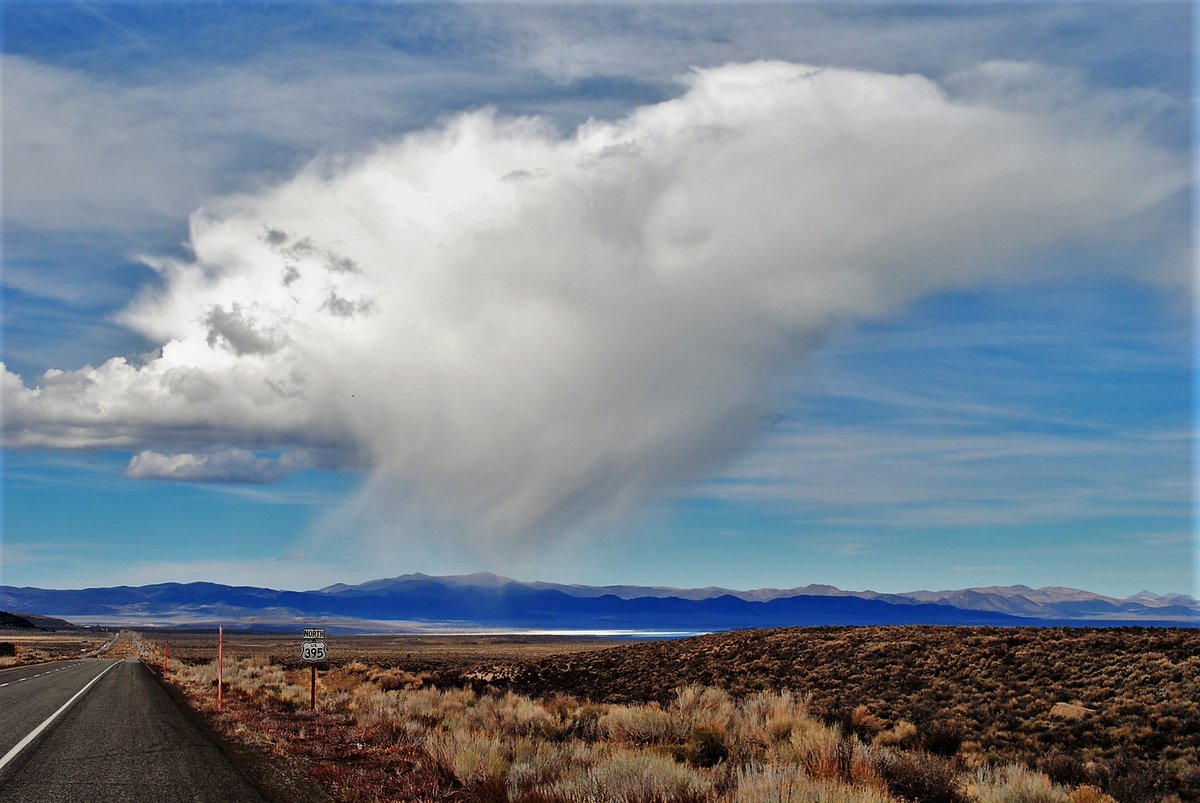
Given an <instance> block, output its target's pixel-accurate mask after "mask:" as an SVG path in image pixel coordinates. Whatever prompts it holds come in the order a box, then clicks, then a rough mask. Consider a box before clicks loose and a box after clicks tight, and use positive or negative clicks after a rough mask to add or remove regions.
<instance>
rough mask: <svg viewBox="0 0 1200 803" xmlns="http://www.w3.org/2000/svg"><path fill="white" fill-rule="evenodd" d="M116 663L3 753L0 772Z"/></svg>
mask: <svg viewBox="0 0 1200 803" xmlns="http://www.w3.org/2000/svg"><path fill="white" fill-rule="evenodd" d="M118 663H120V661H113V662H112V663H111V664H109V665H108V669H105V670H104V671H103V672H101V673H100V674H99V675H96V677H94V678H92V679H91V680H89V681H88V684H87V685H86V686H84V687H83V688H82V689H80V690H79V691H77V692H75V696H74V697H72V698H71V699H70V700H67V701H66V702H65V703H63V704H62V707H60V708H59V709H58V710H57V711H55V712H54V713H53V714H51V715H50V716H48V717H46V719H45V721H44V722H42V724H41V725H38V726H37V727H36V728H34V729H33V730H31V731H30V732H29V734H28V735H27V736H26V737H25V738H24V739H22V740H21V741H19V742H17V743H16V744H15V745H13V749H12V750H9V751H8V752H7V753H5V754H4V758H0V770H2V769H4V767H5V766H6V765H7V764H8V762H10V761H12V760H13V759H14V758H16V757H17V753H20V752H21V751H22V750H24V749H25V748H26V747H28V746H29V743H30V742H32V741H33V740H34V739H36V738H37V737H38V734H39V733H41V732H42V731H44V730H45V729H46V728H47V727H49V725H50V723H51V722H53V721H54V720H56V719H58V716H59V714H61V713H62V712H63V711H66V710H67V709H68V708H70V707H71V703H73V702H75V701H76V700H78V699H79V698H80V697H82V696H83V693H84V692H85V691H87V690H88V689H90V688H91V687H92V686H93V685H94V684H95V682H96V681H97V680H99V679H100V678H102V677H104V676H105V675H107V674H108V671H109V669H112V668H113V667H114V666H116V665H117V664H118ZM22 680H24V678H22Z"/></svg>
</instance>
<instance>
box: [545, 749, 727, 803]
mask: <svg viewBox="0 0 1200 803" xmlns="http://www.w3.org/2000/svg"><path fill="white" fill-rule="evenodd" d="M711 789H712V785H711V783H710V782H709V780H708V779H707V778H706V777H705V776H704V775H702V774H701V773H700V772H699V771H697V770H694V769H692V768H690V767H686V766H684V765H682V764H676V763H675V762H674V761H672V760H671V759H669V758H666V757H664V756H660V755H656V754H654V753H623V754H618V755H616V756H614V757H612V758H610V759H608V760H607V761H605V762H603V763H601V764H598V765H597V766H595V767H592V768H591V769H589V770H588V771H587V772H586V773H575V774H573V775H571V776H569V777H568V778H564V779H563V780H561V781H559V782H558V783H557V784H555V785H554V786H553V787H552V788H551V792H552V793H553V795H554V796H555V797H556V798H557V799H559V800H562V801H566V802H567V803H705V802H706V801H708V800H710V799H711Z"/></svg>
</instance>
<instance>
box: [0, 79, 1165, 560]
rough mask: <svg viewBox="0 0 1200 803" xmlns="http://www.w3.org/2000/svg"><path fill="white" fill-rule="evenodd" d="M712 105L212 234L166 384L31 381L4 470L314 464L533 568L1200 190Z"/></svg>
mask: <svg viewBox="0 0 1200 803" xmlns="http://www.w3.org/2000/svg"><path fill="white" fill-rule="evenodd" d="M685 82H686V88H685V91H684V92H683V93H682V94H681V96H680V97H678V98H677V99H674V100H671V101H668V102H665V103H661V104H657V105H653V106H648V107H643V108H640V109H637V110H635V111H633V112H632V113H630V114H629V115H628V116H627V117H625V118H624V119H621V120H617V121H615V122H590V123H588V124H586V125H584V126H582V127H581V128H579V130H577V131H575V132H573V133H572V134H570V135H568V136H563V135H561V134H559V133H558V132H556V131H555V130H553V129H552V127H551V126H549V125H548V124H547V123H545V122H543V121H540V120H538V119H533V118H520V119H509V118H503V117H500V116H498V115H496V114H494V113H492V112H489V111H480V112H476V113H472V114H468V115H465V116H461V117H458V118H456V119H454V120H452V121H449V122H447V123H446V124H445V125H443V126H441V127H438V128H435V129H431V130H427V131H424V132H420V133H415V134H411V135H409V136H406V137H404V138H403V139H400V140H399V141H396V142H393V143H390V144H386V145H381V146H379V147H378V148H376V149H375V150H374V151H372V152H371V153H369V154H368V155H365V156H362V157H358V158H354V159H345V160H342V159H337V158H326V159H323V160H320V161H318V162H315V163H313V164H311V165H309V166H308V167H307V168H306V169H305V170H303V171H302V172H301V173H300V174H298V175H297V176H295V177H294V178H293V179H291V180H290V181H288V182H286V183H285V184H283V185H281V186H278V187H274V188H271V189H269V190H266V191H263V192H261V193H260V194H256V195H247V196H239V197H232V198H225V199H222V200H219V201H216V202H214V203H212V204H210V205H208V206H207V207H205V208H203V209H201V210H199V211H198V212H196V213H195V214H194V215H193V217H192V220H191V246H192V248H193V250H194V254H195V258H194V259H193V260H190V261H170V260H161V261H152V264H153V266H154V267H155V268H156V269H157V270H158V271H159V272H160V274H161V282H160V283H159V284H158V285H156V286H155V287H154V288H151V289H147V290H146V291H145V292H144V293H143V294H142V295H141V296H140V297H138V298H137V299H135V300H134V301H133V302H132V303H131V304H130V306H129V307H128V308H127V309H126V310H125V312H124V313H123V315H122V321H123V322H124V323H125V324H126V325H128V326H130V327H132V328H133V329H135V330H137V331H138V332H140V333H142V334H143V335H145V336H146V337H148V338H150V339H152V340H153V341H154V342H156V343H161V344H162V348H161V351H160V353H159V354H157V355H156V356H154V357H152V358H150V359H147V360H146V361H145V362H144V364H131V363H129V362H126V361H125V360H121V359H114V360H111V361H109V362H107V363H104V364H103V365H100V366H85V367H84V368H82V369H79V370H72V371H50V372H47V373H46V374H45V375H44V376H42V377H41V378H40V379H38V380H36V381H35V382H33V383H32V385H27V384H26V383H25V382H24V381H23V380H22V379H21V378H19V377H17V376H15V375H13V374H12V373H10V372H8V371H7V370H6V371H5V373H4V376H3V382H4V386H3V392H4V402H5V415H4V419H5V421H4V425H5V436H6V440H7V443H8V444H9V445H10V446H16V447H30V448H121V449H129V450H147V451H146V453H145V454H144V455H142V456H140V457H139V458H137V459H136V460H135V463H136V465H134V466H131V470H130V474H131V476H139V475H144V476H162V475H163V474H164V472H166V473H167V474H171V475H174V476H176V477H177V478H182V479H186V478H187V476H188V474H189V473H195V472H199V473H200V474H203V475H204V476H206V477H208V476H210V475H211V474H212V472H209V471H207V470H205V471H199V469H198V468H196V466H197V465H198V464H197V463H196V462H195V461H194V460H193V461H188V460H178V459H177V460H172V459H171V457H170V453H183V454H192V453H203V454H206V455H213V454H224V455H230V454H234V455H237V456H238V459H237V461H236V462H237V464H238V465H239V466H245V465H253V466H254V467H255V476H272V475H273V474H272V472H273V471H274V470H273V469H269V467H264V466H263V465H260V464H258V463H255V462H254V461H255V459H256V458H254V457H253V456H251V455H249V453H247V452H245V451H231V450H255V449H257V450H260V451H261V450H267V449H269V450H284V454H285V455H286V454H287V453H288V450H296V451H303V452H304V453H305V454H306V455H315V456H316V457H315V459H318V460H320V461H322V462H323V464H324V465H326V466H335V465H337V466H347V465H349V466H355V467H358V468H361V469H363V470H365V472H366V475H367V481H366V483H365V485H364V489H363V491H362V494H361V496H360V497H359V498H358V499H357V501H356V505H357V507H356V509H357V510H358V511H360V512H362V511H372V512H371V513H370V515H371V516H372V517H373V518H374V519H376V520H383V521H387V520H392V519H394V517H396V516H402V517H405V520H413V519H419V520H421V521H422V522H423V523H424V525H425V526H435V527H437V528H440V529H442V530H445V531H448V532H456V533H461V534H466V535H469V536H471V537H474V538H479V539H482V540H485V541H487V540H491V541H494V542H501V543H507V542H509V541H511V540H513V539H517V538H519V537H521V536H526V535H536V534H544V533H547V532H551V531H554V530H556V529H558V528H560V527H565V526H570V525H577V524H579V523H581V522H585V523H586V522H589V521H592V520H594V519H596V518H597V517H602V516H605V515H607V514H609V513H611V512H613V511H615V510H621V509H624V508H625V507H627V506H629V505H632V504H636V503H637V502H639V501H642V500H644V499H645V498H646V497H647V496H649V495H653V494H657V493H661V492H662V491H663V490H664V489H667V488H670V487H671V486H672V485H674V484H677V483H680V482H685V481H688V480H690V479H693V478H695V477H698V476H702V475H704V474H706V473H708V472H711V471H713V470H714V469H715V468H717V467H719V466H721V465H722V464H724V463H725V462H726V461H728V460H729V459H730V458H731V457H732V456H733V455H735V454H736V453H738V451H739V450H741V449H742V448H744V447H745V445H746V444H747V442H748V441H749V440H750V439H751V438H752V437H753V436H754V433H755V432H756V431H757V430H758V429H759V428H760V427H761V421H762V418H763V416H764V415H765V414H766V413H768V412H769V410H770V405H771V404H772V402H773V400H774V393H773V392H774V390H775V389H776V387H777V383H779V382H780V381H781V378H783V377H785V376H786V375H787V372H788V370H789V369H790V368H792V367H794V366H795V365H797V364H798V362H799V361H801V360H802V359H803V358H804V356H805V355H806V354H807V353H808V352H809V351H810V350H811V349H812V348H813V347H814V346H815V345H816V344H817V343H818V342H819V340H820V338H821V337H822V335H823V333H825V332H826V331H827V330H828V328H829V327H830V326H831V325H834V324H836V323H837V322H839V321H844V320H846V319H854V318H861V317H864V316H876V315H880V314H884V313H886V312H887V311H889V310H892V309H895V308H896V307H897V306H898V305H902V304H904V303H906V302H908V301H910V300H912V299H913V298H915V297H918V296H920V295H922V294H927V293H931V292H937V291H942V290H946V289H951V288H956V287H963V286H969V285H972V284H976V283H979V282H982V281H990V280H993V279H996V278H1005V279H1007V278H1012V277H1018V278H1019V277H1022V276H1024V275H1028V274H1031V273H1036V269H1037V268H1036V263H1035V262H1027V261H1022V260H1020V259H1019V257H1020V256H1021V255H1023V254H1027V253H1030V252H1032V251H1033V250H1034V249H1037V248H1039V247H1044V246H1047V245H1051V244H1055V243H1058V242H1061V241H1064V240H1070V239H1073V238H1094V237H1097V236H1100V235H1102V234H1103V233H1104V232H1106V231H1107V230H1108V229H1109V228H1110V227H1112V226H1114V225H1116V224H1118V223H1120V222H1122V221H1124V220H1127V219H1130V218H1133V217H1136V216H1137V215H1139V214H1141V213H1143V212H1144V211H1145V210H1147V209H1148V208H1150V207H1152V206H1153V205H1155V204H1156V203H1158V202H1160V201H1162V200H1163V199H1164V198H1166V197H1167V196H1169V195H1170V194H1172V193H1173V192H1175V191H1177V190H1178V189H1179V188H1180V186H1181V184H1182V182H1183V181H1185V180H1186V175H1185V173H1184V171H1182V170H1181V169H1180V167H1179V165H1178V164H1176V163H1175V161H1173V160H1172V158H1171V157H1170V156H1169V155H1167V154H1165V153H1163V152H1162V151H1159V150H1157V149H1155V148H1154V147H1152V146H1150V145H1148V144H1146V143H1145V142H1144V141H1143V140H1142V139H1141V138H1140V137H1139V135H1138V134H1137V132H1136V130H1135V129H1134V128H1132V127H1125V126H1123V125H1122V124H1121V123H1119V122H1117V121H1114V120H1105V121H1104V124H1103V125H1088V126H1081V125H1077V124H1073V120H1074V121H1076V122H1077V121H1078V120H1080V119H1084V118H1082V117H1072V115H1071V113H1070V112H1069V110H1047V109H1044V108H1043V109H1034V110H1031V109H1030V108H1028V107H1024V108H1022V107H1019V106H1013V107H1005V105H1004V104H1003V103H1002V102H997V101H996V100H995V99H992V100H991V101H989V102H988V103H983V102H981V101H968V100H963V99H954V98H952V97H950V96H948V95H947V94H946V93H945V92H944V91H943V90H942V89H941V88H939V87H938V86H937V85H935V84H934V83H932V82H930V81H929V80H927V79H924V78H922V77H919V76H911V75H909V76H895V75H884V74H878V73H867V72H856V71H850V70H841V69H815V68H810V67H805V66H799V65H793V64H786V63H779V62H759V63H753V64H744V65H730V66H727V67H723V68H719V69H706V70H696V71H694V72H692V73H691V74H689V75H688V76H687V77H686V79H685ZM1088 119H1089V122H1090V123H1095V119H1094V118H1088ZM207 461H208V463H206V465H208V464H211V463H212V462H213V461H212V458H211V457H210V458H207ZM305 464H306V465H307V463H305ZM180 467H183V468H185V469H186V470H183V469H181V468H180ZM209 467H211V466H209ZM151 469H153V470H151ZM234 473H235V474H237V473H238V472H234ZM218 474H219V472H218ZM239 477H240V475H239Z"/></svg>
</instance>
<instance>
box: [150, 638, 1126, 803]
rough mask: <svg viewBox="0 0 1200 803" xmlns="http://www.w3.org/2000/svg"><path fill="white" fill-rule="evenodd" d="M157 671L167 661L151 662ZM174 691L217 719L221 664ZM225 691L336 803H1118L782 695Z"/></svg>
mask: <svg viewBox="0 0 1200 803" xmlns="http://www.w3.org/2000/svg"><path fill="white" fill-rule="evenodd" d="M147 661H148V662H149V663H150V664H151V665H152V666H155V665H156V662H157V664H161V654H159V653H156V652H155V649H154V648H153V647H150V649H149V654H148V658H147ZM168 674H169V676H170V677H171V679H172V680H173V681H174V682H176V683H178V684H179V685H181V686H182V687H183V688H185V689H186V690H187V691H188V692H189V693H190V694H191V695H192V696H193V699H196V700H197V701H198V702H199V707H200V708H201V709H202V710H205V711H208V712H209V713H210V714H212V713H213V711H212V702H211V701H212V694H213V689H212V687H213V684H214V683H215V678H216V667H215V665H214V664H213V663H212V662H207V663H201V662H198V661H194V659H193V663H187V662H183V661H179V660H177V659H172V660H171V662H170V665H169V672H168ZM224 677H225V681H226V684H227V685H226V690H227V698H226V699H227V700H228V701H229V702H228V706H227V710H226V712H225V713H223V714H222V715H221V716H220V717H216V719H217V720H218V723H219V724H221V723H223V725H222V726H223V727H225V728H226V729H227V730H228V731H230V732H232V733H234V734H235V735H237V736H238V737H239V738H241V739H242V740H244V741H252V742H257V743H259V744H262V745H265V746H266V747H267V748H269V749H270V750H272V751H274V752H276V753H278V754H281V755H290V756H296V755H300V756H303V757H304V758H305V760H306V761H309V762H310V764H309V772H310V775H311V776H312V777H314V778H317V779H318V780H320V781H322V782H323V783H325V784H326V786H327V788H328V789H329V790H330V792H331V794H332V795H333V796H334V798H335V799H339V800H347V801H349V800H438V799H446V800H451V799H453V800H461V801H472V800H474V801H506V802H507V803H675V802H677V803H785V801H786V802H787V803H793V802H795V801H812V802H813V803H818V802H826V803H842V802H843V801H845V802H846V803H849V802H850V801H863V802H865V803H902V802H903V801H917V800H919V801H924V802H925V803H940V802H941V801H946V803H1112V798H1109V797H1107V796H1106V795H1105V793H1104V792H1102V791H1101V790H1100V789H1099V788H1097V787H1094V786H1084V785H1078V784H1077V785H1074V786H1067V785H1064V784H1056V783H1054V782H1052V781H1051V779H1050V778H1049V777H1048V776H1046V775H1043V774H1040V773H1038V772H1035V771H1033V770H1030V769H1028V768H1026V767H1023V766H1020V765H1015V764H1013V765H992V764H984V765H981V766H980V767H977V768H968V767H967V766H966V765H964V764H962V763H961V762H958V761H955V760H951V759H947V758H941V757H938V756H936V755H932V754H929V753H926V752H922V751H919V750H914V749H911V748H913V747H914V746H915V745H917V744H919V743H920V741H921V734H920V729H919V728H918V727H917V726H915V725H913V724H911V723H909V722H905V721H901V720H897V721H895V722H887V721H885V720H882V719H881V718H879V717H877V716H875V715H873V714H871V713H870V711H868V710H867V709H866V708H863V709H860V710H857V711H856V712H855V713H854V716H852V717H850V718H849V719H848V720H847V723H846V724H845V725H844V726H843V725H842V724H838V723H831V722H828V721H823V720H822V719H820V718H819V717H818V716H817V715H816V713H815V712H814V711H813V707H812V700H811V697H809V696H800V695H798V694H796V693H794V692H792V691H788V690H781V691H758V692H754V693H751V694H747V695H744V696H741V697H735V696H733V695H731V694H730V693H729V692H727V691H725V690H723V689H720V688H716V687H712V686H704V685H699V684H689V685H684V686H682V687H679V688H677V689H675V691H674V692H673V693H672V694H671V695H670V697H668V698H667V699H665V700H664V701H662V702H661V703H660V702H658V701H650V702H645V703H612V702H610V703H594V702H590V701H588V700H587V699H584V698H581V697H575V696H570V695H565V694H553V695H547V696H544V697H540V698H538V697H530V696H525V695H519V694H515V693H512V692H504V691H482V692H481V691H476V690H474V689H472V688H449V689H442V688H437V687H436V686H434V685H432V683H431V676H430V674H428V673H420V672H414V671H410V670H401V669H398V668H396V667H390V668H385V667H378V666H374V665H371V664H369V663H368V662H366V661H363V660H356V661H348V662H346V663H345V664H344V665H343V666H342V667H340V668H337V669H334V670H330V671H326V672H323V673H322V684H321V689H320V696H319V699H320V704H319V707H320V710H319V711H318V712H317V713H316V714H311V713H308V712H306V711H305V710H304V709H305V707H306V704H307V701H308V687H307V685H306V680H307V675H306V674H304V673H303V672H302V671H300V670H295V669H289V668H288V667H287V666H286V665H284V664H282V663H275V662H272V661H270V660H269V658H268V657H267V656H264V655H261V654H259V655H252V656H251V657H230V658H228V659H227V661H226V666H225V671H224ZM314 737H319V739H318V740H317V741H319V742H320V744H319V745H317V744H314ZM1122 803H1123V802H1122Z"/></svg>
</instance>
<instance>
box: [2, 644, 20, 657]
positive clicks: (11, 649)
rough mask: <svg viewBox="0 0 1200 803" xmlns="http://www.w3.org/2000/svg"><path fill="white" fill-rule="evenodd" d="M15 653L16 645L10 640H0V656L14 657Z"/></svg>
mask: <svg viewBox="0 0 1200 803" xmlns="http://www.w3.org/2000/svg"><path fill="white" fill-rule="evenodd" d="M16 655H17V645H15V644H13V643H12V642H11V641H0V658H14V657H16Z"/></svg>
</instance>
